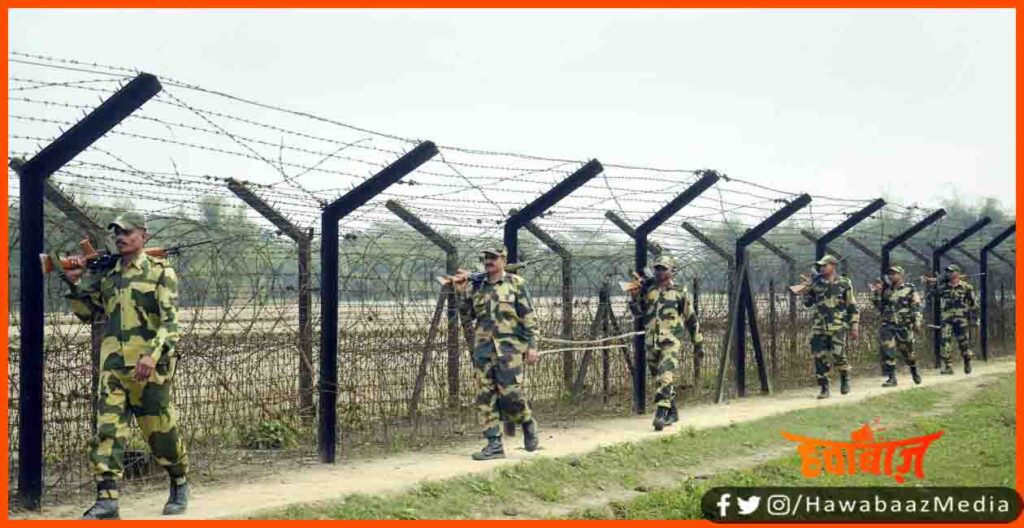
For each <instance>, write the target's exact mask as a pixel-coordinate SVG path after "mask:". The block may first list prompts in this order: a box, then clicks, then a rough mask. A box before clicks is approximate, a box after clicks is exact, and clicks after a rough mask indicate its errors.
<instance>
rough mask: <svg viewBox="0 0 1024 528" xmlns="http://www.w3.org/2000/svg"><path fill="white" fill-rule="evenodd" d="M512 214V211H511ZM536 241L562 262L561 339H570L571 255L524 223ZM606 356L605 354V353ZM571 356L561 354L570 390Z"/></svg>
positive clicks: (571, 330)
mask: <svg viewBox="0 0 1024 528" xmlns="http://www.w3.org/2000/svg"><path fill="white" fill-rule="evenodd" d="M513 214H514V210H513ZM523 227H525V228H526V230H527V231H529V232H530V233H531V234H532V235H533V236H534V237H536V238H537V240H540V241H541V242H542V243H543V244H544V245H545V246H547V247H548V249H550V250H551V251H554V252H555V254H556V255H558V257H559V258H560V259H561V260H562V334H561V336H562V339H572V334H573V325H572V302H573V294H574V292H573V285H572V253H570V252H569V250H568V249H566V248H565V246H563V245H562V244H560V243H558V241H557V240H555V239H554V237H552V236H551V235H549V234H548V233H547V232H545V231H544V230H543V229H541V228H540V226H538V225H537V224H535V223H533V222H532V221H531V222H526V223H525V224H523ZM605 353H606V354H607V352H605ZM573 363H574V361H573V354H572V352H562V383H563V384H564V385H563V386H564V387H565V388H566V389H569V390H572V389H573V388H574V387H575V384H574V383H573V371H574V370H576V369H575V366H574V365H573Z"/></svg>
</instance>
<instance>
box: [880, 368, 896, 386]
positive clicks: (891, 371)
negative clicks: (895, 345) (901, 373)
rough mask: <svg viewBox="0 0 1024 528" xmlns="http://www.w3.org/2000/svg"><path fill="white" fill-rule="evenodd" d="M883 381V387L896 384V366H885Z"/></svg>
mask: <svg viewBox="0 0 1024 528" xmlns="http://www.w3.org/2000/svg"><path fill="white" fill-rule="evenodd" d="M885 376H886V378H885V381H884V382H882V386H883V387H895V386H896V367H895V366H891V365H886V366H885Z"/></svg>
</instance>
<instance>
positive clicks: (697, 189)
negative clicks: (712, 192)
mask: <svg viewBox="0 0 1024 528" xmlns="http://www.w3.org/2000/svg"><path fill="white" fill-rule="evenodd" d="M721 178H722V176H721V175H719V174H718V173H717V172H715V171H711V170H708V171H703V173H702V176H701V177H700V179H699V180H697V181H696V182H695V183H693V184H692V185H690V186H689V187H687V188H686V190H685V191H683V192H681V193H679V196H676V197H675V198H673V199H672V201H671V202H669V203H667V204H665V206H664V207H662V208H661V209H659V210H658V212H656V213H654V214H653V215H651V217H650V218H648V219H647V220H646V221H644V223H642V224H640V225H639V226H637V228H636V232H637V236H647V235H648V234H650V233H652V232H654V230H655V229H657V228H658V227H660V226H661V224H664V223H665V221H666V220H668V219H669V218H672V215H674V214H676V213H678V212H679V210H680V209H682V208H683V207H686V204H688V203H690V202H692V201H693V200H694V198H696V197H698V196H700V194H701V193H703V192H704V191H706V190H707V189H708V188H709V187H711V186H712V185H714V184H715V183H716V182H717V181H718V180H720V179H721Z"/></svg>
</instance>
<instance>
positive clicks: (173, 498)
mask: <svg viewBox="0 0 1024 528" xmlns="http://www.w3.org/2000/svg"><path fill="white" fill-rule="evenodd" d="M186 508H188V481H186V480H185V478H184V477H182V478H181V480H180V481H179V480H178V479H174V478H172V479H171V492H170V495H168V496H167V503H166V504H164V515H181V514H183V513H185V509H186Z"/></svg>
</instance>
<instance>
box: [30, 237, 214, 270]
mask: <svg viewBox="0 0 1024 528" xmlns="http://www.w3.org/2000/svg"><path fill="white" fill-rule="evenodd" d="M213 242H214V241H213V240H203V241H202V242H193V243H191V244H179V245H177V246H171V247H169V248H159V247H153V248H144V249H143V250H142V251H143V252H144V253H145V254H147V255H149V256H151V257H157V258H164V257H167V256H169V255H178V254H180V253H181V250H182V249H185V248H190V247H195V246H201V245H204V244H212V243H213ZM78 245H79V247H81V248H82V254H81V255H70V256H66V257H63V258H61V257H58V256H56V255H50V254H46V253H40V254H39V263H40V265H41V266H42V268H43V273H44V274H46V273H50V272H52V271H53V270H55V269H56V267H57V265H59V266H60V269H61V270H63V271H70V270H73V269H88V270H89V271H106V270H108V269H111V268H113V267H114V265H115V264H117V259H119V258H121V255H118V254H116V253H111V252H109V251H107V250H103V251H96V248H94V247H93V245H92V244H91V243H90V242H89V239H85V240H83V241H81V242H79V243H78Z"/></svg>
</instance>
